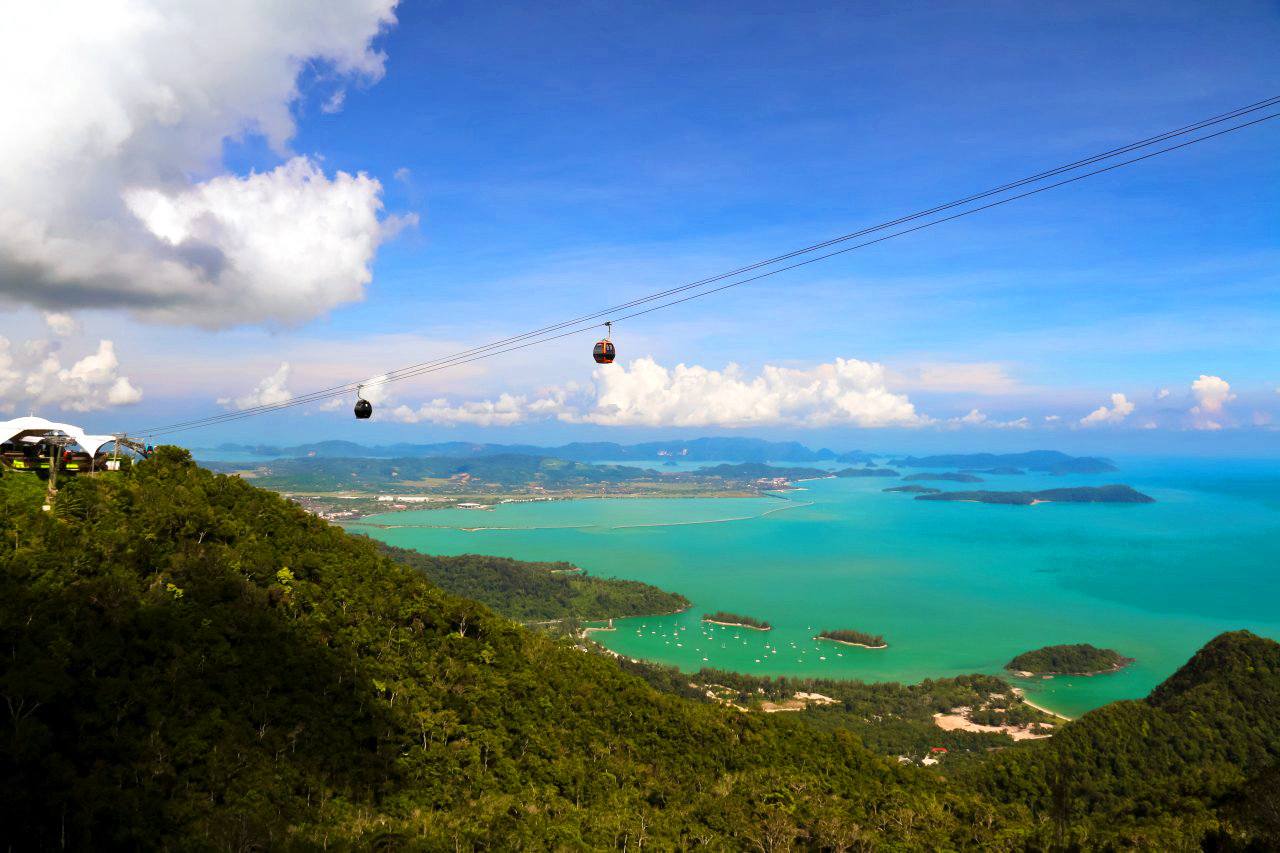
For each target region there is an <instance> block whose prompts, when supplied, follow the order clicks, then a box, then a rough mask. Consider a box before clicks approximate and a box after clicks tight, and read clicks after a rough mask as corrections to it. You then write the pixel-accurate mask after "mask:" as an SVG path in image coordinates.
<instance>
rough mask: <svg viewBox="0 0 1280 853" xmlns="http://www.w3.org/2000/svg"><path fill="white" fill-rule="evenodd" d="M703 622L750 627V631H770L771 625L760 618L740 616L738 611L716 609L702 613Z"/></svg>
mask: <svg viewBox="0 0 1280 853" xmlns="http://www.w3.org/2000/svg"><path fill="white" fill-rule="evenodd" d="M702 621H703V622H710V623H711V624H713V625H725V626H727V627H730V628H750V629H751V630H752V631H772V630H773V626H772V625H770V624H769V623H768V622H765V621H763V620H761V619H753V618H752V617H750V616H742V615H740V614H738V613H726V612H725V611H723V610H717V611H716V612H715V613H703V614H702Z"/></svg>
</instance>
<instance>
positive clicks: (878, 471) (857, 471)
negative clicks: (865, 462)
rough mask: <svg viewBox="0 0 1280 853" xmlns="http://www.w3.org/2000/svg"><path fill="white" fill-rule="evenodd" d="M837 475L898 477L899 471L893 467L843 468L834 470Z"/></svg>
mask: <svg viewBox="0 0 1280 853" xmlns="http://www.w3.org/2000/svg"><path fill="white" fill-rule="evenodd" d="M834 473H835V475H836V476H837V477H896V476H898V472H897V471H895V470H893V469H892V468H841V469H840V470H839V471H835V472H834Z"/></svg>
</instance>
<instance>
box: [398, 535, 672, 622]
mask: <svg viewBox="0 0 1280 853" xmlns="http://www.w3.org/2000/svg"><path fill="white" fill-rule="evenodd" d="M376 545H377V548H378V551H379V553H381V554H384V555H386V556H388V557H390V558H392V559H393V560H395V561H396V562H398V563H401V564H402V565H405V566H408V567H409V568H412V569H416V570H417V571H420V572H422V573H423V575H425V576H426V578H427V580H429V581H431V583H433V584H435V585H436V586H438V587H440V588H441V589H443V590H445V591H446V592H449V593H452V594H453V595H459V596H462V597H463V598H473V599H475V600H476V601H479V602H481V603H482V604H484V605H486V606H488V607H490V608H492V609H493V610H494V611H495V612H496V613H500V614H502V615H503V616H509V617H510V618H512V619H516V620H519V621H522V622H532V621H538V620H551V619H557V620H580V619H586V620H598V619H620V618H623V617H626V616H648V615H650V614H655V613H674V612H676V611H678V610H684V609H685V608H686V607H688V606H689V600H688V599H686V598H685V597H684V596H682V595H676V594H675V593H671V592H665V591H663V590H660V589H658V588H657V587H656V586H650V585H649V584H647V583H641V582H640V581H628V580H616V579H606V578H597V577H593V576H591V575H589V574H586V573H585V572H584V571H582V570H581V569H579V568H577V567H575V566H572V565H570V564H569V563H526V562H522V561H520V560H508V559H506V558H505V557H482V556H478V555H475V554H466V555H463V556H461V557H433V556H428V555H426V554H420V553H418V552H417V551H410V550H407V549H404V548H395V547H392V546H391V545H384V544H382V543H376Z"/></svg>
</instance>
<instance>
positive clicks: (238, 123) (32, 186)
mask: <svg viewBox="0 0 1280 853" xmlns="http://www.w3.org/2000/svg"><path fill="white" fill-rule="evenodd" d="M394 4H395V0H332V2H325V3H311V2H304V0H272V2H256V0H187V2H183V3H168V2H163V0H100V2H95V3H81V2H72V0H44V2H40V3H17V4H11V8H8V9H6V13H5V22H4V26H3V27H0V116H3V117H4V121H5V124H6V127H7V131H6V132H5V133H3V134H0V294H3V295H4V296H6V297H8V298H9V299H11V300H16V301H22V302H26V303H30V304H35V305H39V306H42V307H47V308H55V309H64V308H67V307H71V308H75V307H80V306H126V307H129V308H131V309H133V310H134V311H135V312H137V313H138V314H139V315H141V316H144V317H147V318H153V319H160V320H168V321H177V322H190V323H197V324H201V325H206V326H219V325H228V324H235V323H241V322H260V321H274V322H281V323H292V322H299V321H301V320H304V319H306V318H309V317H312V316H314V315H316V314H317V313H320V312H323V311H325V310H327V309H329V308H331V307H333V306H334V305H336V304H339V303H341V302H344V301H348V300H351V299H356V298H359V297H360V295H361V293H362V290H363V287H364V285H365V284H366V283H367V282H368V280H369V265H370V263H371V261H372V259H373V255H374V252H375V251H376V249H377V246H378V244H379V242H380V241H381V240H382V239H384V238H385V236H386V235H387V232H388V228H394V227H396V223H394V222H393V223H391V224H390V225H388V224H387V223H386V222H385V221H380V220H379V212H380V210H381V202H380V199H379V196H380V192H381V185H380V184H379V182H378V181H376V180H374V179H372V178H369V177H366V176H364V175H356V176H352V175H348V174H344V173H342V172H338V173H336V174H335V175H333V176H328V175H326V174H325V173H324V172H323V171H322V170H321V169H320V167H319V166H318V165H317V164H316V162H314V161H313V160H311V159H309V158H306V157H293V158H291V159H288V161H287V162H285V163H284V164H283V165H281V166H280V167H278V168H276V169H274V170H271V171H268V172H266V173H258V174H251V175H249V176H247V177H236V176H229V175H222V174H218V173H219V171H220V160H221V154H222V147H223V144H224V141H225V140H227V139H228V138H237V137H243V136H245V135H248V134H262V135H263V136H265V137H266V138H267V140H268V141H269V143H270V144H271V145H272V146H273V147H274V148H275V150H277V151H278V152H281V153H282V154H283V153H287V152H286V148H285V146H286V144H287V142H288V140H289V138H290V137H291V135H292V133H293V130H294V121H293V115H292V112H291V107H292V106H293V105H294V104H295V103H296V101H297V99H298V90H297V80H298V75H299V72H300V71H301V70H302V69H303V68H304V67H308V68H311V69H317V71H316V75H315V76H317V77H320V78H324V79H326V80H327V81H328V85H330V86H340V85H345V83H346V82H349V81H351V80H364V81H372V80H375V79H377V77H378V76H380V75H381V73H382V67H383V57H382V56H381V55H380V54H378V53H376V52H374V51H373V50H371V48H370V41H371V39H372V38H373V37H374V36H376V35H377V33H378V32H379V31H380V30H381V29H382V28H384V27H386V26H389V25H390V24H391V23H393V22H394V18H393V15H392V8H393V7H394ZM331 103H336V101H334V100H332V99H331Z"/></svg>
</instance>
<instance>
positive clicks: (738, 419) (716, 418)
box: [560, 358, 925, 427]
mask: <svg viewBox="0 0 1280 853" xmlns="http://www.w3.org/2000/svg"><path fill="white" fill-rule="evenodd" d="M593 378H594V381H595V401H594V406H592V407H591V408H590V409H588V410H586V411H579V412H573V411H569V412H565V413H562V414H561V415H560V418H561V420H566V421H571V422H577V423H592V424H602V425H609V426H680V427H701V426H724V427H740V426H753V425H764V424H789V425H795V426H809V427H817V426H833V425H840V424H845V425H849V426H859V427H883V426H916V425H919V424H921V423H923V422H924V420H925V419H924V418H922V417H921V416H920V415H919V414H918V413H917V412H916V410H915V406H914V405H912V403H911V401H910V400H908V399H907V397H906V396H905V395H902V394H895V393H893V392H892V391H890V390H889V389H888V388H887V387H886V386H885V371H884V366H883V365H880V364H875V363H872V362H867V361H859V360H858V359H843V358H837V359H836V360H835V361H834V362H832V363H830V364H821V365H818V366H817V367H814V368H812V369H808V370H797V369H792V368H786V367H773V366H765V367H764V368H763V369H762V370H761V372H760V374H759V375H757V376H750V377H749V376H746V375H744V374H743V372H742V371H741V370H740V369H739V368H738V367H737V366H736V365H732V364H731V365H729V366H728V367H727V368H726V369H725V370H723V371H717V370H709V369H707V368H705V367H700V366H696V365H693V366H687V365H684V364H678V365H676V366H675V367H674V368H670V369H668V368H665V367H663V366H662V365H660V364H658V363H657V362H656V361H654V360H653V359H651V358H638V359H636V360H635V361H633V362H631V364H630V366H629V367H620V366H616V365H615V366H614V367H613V368H602V369H598V370H596V371H595V374H594V377H593Z"/></svg>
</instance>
